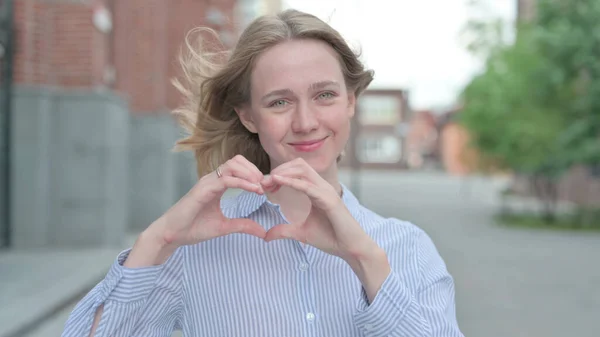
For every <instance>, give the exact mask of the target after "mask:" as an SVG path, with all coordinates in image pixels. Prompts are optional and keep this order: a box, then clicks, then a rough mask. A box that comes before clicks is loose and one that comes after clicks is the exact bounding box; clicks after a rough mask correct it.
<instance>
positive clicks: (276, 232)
mask: <svg viewBox="0 0 600 337" xmlns="http://www.w3.org/2000/svg"><path fill="white" fill-rule="evenodd" d="M281 239H291V240H296V241H300V242H304V241H305V240H304V236H303V235H302V233H301V231H300V228H299V227H298V226H294V225H290V224H281V225H277V226H274V227H272V228H271V229H269V230H268V231H267V234H266V235H265V241H267V242H269V241H273V240H281Z"/></svg>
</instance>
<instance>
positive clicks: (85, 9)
mask: <svg viewBox="0 0 600 337" xmlns="http://www.w3.org/2000/svg"><path fill="white" fill-rule="evenodd" d="M98 2H99V3H103V2H104V1H98ZM92 10H93V9H92V6H91V5H90V4H88V3H85V2H83V1H80V2H77V1H40V0H15V19H14V23H15V30H16V41H15V51H16V52H15V69H14V80H15V82H16V83H21V84H41V85H50V86H61V87H92V86H97V85H101V84H102V78H103V70H104V65H105V64H106V63H107V58H108V54H107V52H108V38H107V36H105V35H104V34H102V33H100V32H99V31H97V30H96V29H95V28H94V27H93V26H92V24H91V16H92Z"/></svg>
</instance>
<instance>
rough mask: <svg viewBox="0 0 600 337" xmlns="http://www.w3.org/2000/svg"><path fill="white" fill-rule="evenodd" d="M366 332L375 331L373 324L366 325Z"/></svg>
mask: <svg viewBox="0 0 600 337" xmlns="http://www.w3.org/2000/svg"><path fill="white" fill-rule="evenodd" d="M365 330H367V331H372V330H373V325H371V324H368V323H367V324H365Z"/></svg>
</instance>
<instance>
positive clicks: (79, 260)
mask: <svg viewBox="0 0 600 337" xmlns="http://www.w3.org/2000/svg"><path fill="white" fill-rule="evenodd" d="M134 238H135V236H133V237H127V239H126V240H125V243H124V244H123V246H122V247H114V248H102V249H71V250H68V249H44V250H37V251H35V250H33V251H32V250H23V251H10V250H9V251H7V252H2V253H1V254H0V275H1V277H0V303H2V304H4V305H3V306H2V307H0V337H21V336H23V335H25V334H26V332H27V331H28V330H29V329H31V328H33V327H35V326H37V325H38V324H41V323H42V322H44V321H45V320H46V319H48V318H49V317H51V316H52V315H53V314H55V313H57V312H59V311H60V310H61V309H63V308H64V307H65V306H68V305H69V304H71V303H72V302H73V301H74V300H76V299H78V298H80V297H81V296H83V295H84V294H85V293H87V292H88V291H89V290H90V289H91V288H92V287H93V286H94V285H95V284H96V283H98V282H99V281H100V280H102V278H103V277H104V276H105V275H106V272H107V271H108V268H109V267H110V265H111V264H112V263H113V262H114V260H115V258H116V257H117V255H118V254H119V252H121V251H122V250H123V249H125V248H127V247H129V246H130V245H131V244H132V242H133V239H134Z"/></svg>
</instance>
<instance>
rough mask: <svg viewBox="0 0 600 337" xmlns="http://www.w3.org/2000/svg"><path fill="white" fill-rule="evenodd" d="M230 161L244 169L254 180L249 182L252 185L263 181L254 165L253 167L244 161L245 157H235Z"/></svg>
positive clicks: (246, 160) (261, 175)
mask: <svg viewBox="0 0 600 337" xmlns="http://www.w3.org/2000/svg"><path fill="white" fill-rule="evenodd" d="M232 159H233V161H236V162H238V163H239V164H241V165H242V166H243V167H245V168H246V170H247V172H248V173H249V174H250V175H251V176H252V177H253V178H254V179H252V180H251V181H252V182H253V183H259V182H260V181H261V180H262V179H263V176H264V175H263V173H262V172H261V171H260V170H259V169H258V167H256V165H254V163H252V162H250V161H249V160H248V159H246V157H244V156H242V155H237V156H235V157H233V158H232Z"/></svg>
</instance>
